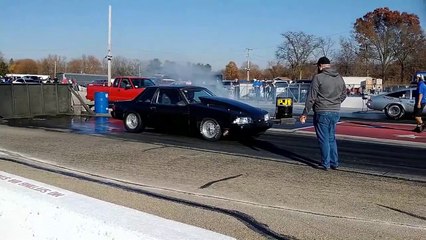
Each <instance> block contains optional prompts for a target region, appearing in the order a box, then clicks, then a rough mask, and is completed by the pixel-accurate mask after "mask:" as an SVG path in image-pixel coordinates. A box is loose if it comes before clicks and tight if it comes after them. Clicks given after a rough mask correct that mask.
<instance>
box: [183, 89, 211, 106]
mask: <svg viewBox="0 0 426 240" xmlns="http://www.w3.org/2000/svg"><path fill="white" fill-rule="evenodd" d="M182 92H183V94H184V95H185V97H186V99H187V100H188V102H189V103H199V102H201V100H200V97H211V96H214V94H213V93H212V92H210V91H209V90H207V89H206V88H184V89H183V90H182Z"/></svg>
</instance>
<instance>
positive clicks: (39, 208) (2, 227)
mask: <svg viewBox="0 0 426 240" xmlns="http://www.w3.org/2000/svg"><path fill="white" fill-rule="evenodd" d="M0 193H1V194H0V213H1V214H0V239H19V240H26V239H28V240H29V239H63V240H65V239H70V240H71V239H72V240H74V239H99V240H102V239H125V240H133V239H134V240H136V239H150V240H155V239H163V240H166V239H170V240H179V239H182V240H184V239H185V240H191V239H194V240H195V239H200V240H213V239H223V240H231V239H234V238H231V237H228V236H225V235H222V234H219V233H215V232H212V231H209V230H206V229H202V228H198V227H194V226H191V225H188V224H183V223H179V222H176V221H171V220H168V219H164V218H160V217H157V216H154V215H151V214H147V213H144V212H140V211H137V210H134V209H130V208H126V207H123V206H119V205H116V204H112V203H108V202H104V201H100V200H97V199H94V198H90V197H87V196H84V195H81V194H77V193H74V192H70V191H66V190H64V189H60V188H56V187H54V186H50V185H47V184H43V183H41V182H37V181H33V180H30V179H26V178H22V177H19V176H16V175H12V174H9V173H5V172H2V171H0Z"/></svg>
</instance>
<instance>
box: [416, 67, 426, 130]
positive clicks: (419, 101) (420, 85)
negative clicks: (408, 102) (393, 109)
mask: <svg viewBox="0 0 426 240" xmlns="http://www.w3.org/2000/svg"><path fill="white" fill-rule="evenodd" d="M415 99H416V100H415V105H414V118H415V119H416V123H417V126H416V128H415V129H414V131H415V132H418V133H421V132H422V131H423V130H424V129H425V125H424V123H423V120H422V114H423V108H425V105H426V84H425V82H424V76H423V75H417V89H416V94H415Z"/></svg>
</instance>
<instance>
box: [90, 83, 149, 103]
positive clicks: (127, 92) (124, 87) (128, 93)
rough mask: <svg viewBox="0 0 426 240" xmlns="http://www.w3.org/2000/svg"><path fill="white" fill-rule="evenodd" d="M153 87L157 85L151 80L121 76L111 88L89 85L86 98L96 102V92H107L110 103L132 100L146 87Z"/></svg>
mask: <svg viewBox="0 0 426 240" xmlns="http://www.w3.org/2000/svg"><path fill="white" fill-rule="evenodd" d="M153 85H155V83H154V82H153V81H152V80H151V79H149V78H144V77H135V76H119V77H116V78H115V79H114V81H113V82H112V84H111V86H103V85H100V84H89V85H87V95H86V98H87V99H88V100H90V101H94V99H95V93H96V92H105V93H108V101H109V102H110V103H111V102H116V101H125V100H132V99H133V98H135V97H136V96H137V95H139V93H141V92H142V91H143V90H144V89H145V88H146V87H149V86H153Z"/></svg>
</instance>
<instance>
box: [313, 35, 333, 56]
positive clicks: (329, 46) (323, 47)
mask: <svg viewBox="0 0 426 240" xmlns="http://www.w3.org/2000/svg"><path fill="white" fill-rule="evenodd" d="M318 43H319V46H318V54H317V57H318V58H319V57H323V56H326V57H330V56H332V55H334V41H333V40H331V38H329V37H327V38H322V37H319V38H318Z"/></svg>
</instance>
